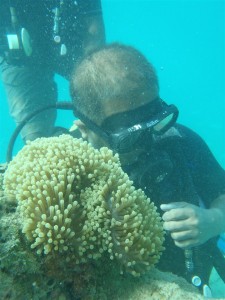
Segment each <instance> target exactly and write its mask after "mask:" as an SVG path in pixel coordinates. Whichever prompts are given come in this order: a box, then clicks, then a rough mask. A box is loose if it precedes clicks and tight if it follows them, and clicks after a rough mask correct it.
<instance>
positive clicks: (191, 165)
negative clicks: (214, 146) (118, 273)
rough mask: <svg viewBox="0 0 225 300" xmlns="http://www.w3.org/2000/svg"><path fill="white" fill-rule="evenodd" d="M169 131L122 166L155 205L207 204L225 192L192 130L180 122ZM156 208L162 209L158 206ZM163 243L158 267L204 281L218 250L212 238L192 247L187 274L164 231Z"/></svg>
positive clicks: (220, 174) (224, 181)
mask: <svg viewBox="0 0 225 300" xmlns="http://www.w3.org/2000/svg"><path fill="white" fill-rule="evenodd" d="M171 132H172V133H171V134H168V135H167V136H166V135H164V136H163V137H162V138H158V140H157V141H156V142H155V143H154V147H149V148H151V150H149V152H148V153H147V154H146V155H143V156H142V157H141V158H140V160H139V161H138V163H136V164H135V165H131V166H128V167H125V168H124V170H125V171H126V172H127V173H128V174H129V176H130V178H131V179H132V180H133V181H134V184H135V186H136V187H138V188H142V189H143V190H144V191H145V193H146V194H147V196H149V197H150V198H151V200H152V201H153V202H154V203H155V204H156V206H157V207H160V204H162V203H170V202H178V201H185V202H188V203H192V204H195V205H201V204H200V203H201V202H203V203H204V206H205V207H206V208H209V207H210V203H211V202H212V201H213V200H214V199H216V198H217V197H218V196H219V195H220V194H223V193H225V171H224V170H223V168H222V167H221V166H220V165H219V164H218V162H217V161H216V159H215V158H214V156H213V154H212V153H211V151H210V150H209V148H208V146H207V145H206V143H205V142H204V141H203V140H202V139H201V138H200V137H199V136H198V135H197V134H196V133H195V132H193V131H192V130H190V129H188V128H187V127H184V126H182V125H175V127H174V128H173V130H171ZM159 212H160V213H161V214H162V213H163V212H162V211H160V209H159ZM165 247H166V250H165V251H164V253H163V255H162V257H161V259H160V262H159V264H158V267H159V268H160V269H161V270H164V271H170V272H173V273H175V274H177V275H180V276H183V277H186V278H187V279H190V277H191V276H192V275H195V273H196V275H199V276H200V277H201V279H202V281H203V283H204V282H207V281H208V278H209V275H210V272H211V269H212V266H213V264H215V262H214V260H217V255H218V254H220V253H219V252H218V251H219V250H218V248H217V247H216V240H215V239H213V240H210V241H209V242H207V243H205V244H204V245H202V246H200V247H196V248H194V249H193V258H194V265H195V270H194V273H193V274H189V273H188V272H187V269H186V267H185V258H184V251H183V250H182V249H180V248H178V247H176V246H175V245H174V242H173V240H172V238H171V237H170V235H166V242H165ZM219 256H220V255H219Z"/></svg>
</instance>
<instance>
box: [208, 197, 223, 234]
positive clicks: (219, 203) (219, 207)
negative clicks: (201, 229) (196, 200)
mask: <svg viewBox="0 0 225 300" xmlns="http://www.w3.org/2000/svg"><path fill="white" fill-rule="evenodd" d="M209 210H210V211H211V213H212V215H213V216H214V219H215V222H214V223H213V224H212V226H213V228H214V230H215V234H214V236H216V235H218V234H221V233H222V232H225V194H222V195H220V196H219V197H218V198H216V199H215V200H214V201H213V202H212V204H211V206H210V209H209Z"/></svg>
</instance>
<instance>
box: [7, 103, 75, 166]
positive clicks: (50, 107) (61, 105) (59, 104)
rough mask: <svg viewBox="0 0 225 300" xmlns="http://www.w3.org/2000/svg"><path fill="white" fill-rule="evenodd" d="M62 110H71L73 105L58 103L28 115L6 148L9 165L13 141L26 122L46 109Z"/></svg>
mask: <svg viewBox="0 0 225 300" xmlns="http://www.w3.org/2000/svg"><path fill="white" fill-rule="evenodd" d="M53 108H55V109H63V110H73V103H72V102H70V101H58V102H56V103H55V104H51V105H47V106H45V107H42V108H39V109H37V110H35V111H33V112H32V113H30V114H29V115H28V116H27V117H26V118H25V119H24V120H23V121H22V122H21V123H20V124H19V125H18V126H17V127H16V129H15V130H14V132H13V134H12V136H11V138H10V140H9V144H8V148H7V154H6V161H7V163H9V162H10V161H11V160H12V153H13V148H14V145H15V141H16V139H17V137H18V135H19V133H20V131H21V130H22V129H23V127H24V126H25V125H26V123H27V122H29V121H30V120H31V119H32V118H33V117H35V116H36V115H37V114H39V113H41V112H43V111H45V110H48V109H53Z"/></svg>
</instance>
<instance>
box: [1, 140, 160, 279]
mask: <svg viewBox="0 0 225 300" xmlns="http://www.w3.org/2000/svg"><path fill="white" fill-rule="evenodd" d="M4 188H5V191H6V193H7V194H13V195H14V196H15V197H16V198H17V201H18V208H17V209H18V211H19V213H20V214H21V217H22V218H23V229H22V230H23V233H24V234H25V235H26V237H27V238H28V240H29V241H30V243H31V248H32V249H36V251H37V253H38V254H41V253H44V254H46V255H56V254H57V253H59V254H64V255H65V256H66V259H67V260H68V261H69V260H73V261H74V262H75V263H77V264H79V263H82V262H87V261H88V260H89V259H99V258H100V257H101V256H102V255H103V253H105V252H108V254H109V257H110V259H116V260H118V261H119V262H120V264H121V265H122V266H123V267H125V269H126V270H128V271H130V272H131V273H132V274H134V275H137V274H140V273H142V272H144V271H146V270H147V269H149V267H151V266H152V265H154V264H155V263H156V262H157V261H158V260H159V257H160V254H161V251H162V249H163V246H162V243H163V229H162V224H161V220H160V217H159V214H158V213H157V212H156V207H155V206H154V204H153V203H152V202H150V199H149V198H147V197H146V196H145V194H144V192H143V191H142V190H140V189H139V190H135V188H134V187H133V186H132V182H131V181H130V180H129V178H128V176H127V174H125V173H124V172H123V171H122V169H121V166H120V163H119V159H118V156H117V155H115V156H113V154H112V152H111V151H110V150H109V149H107V148H102V149H101V150H100V151H98V150H96V149H94V148H93V147H92V146H91V145H90V144H88V143H87V142H84V141H82V140H80V139H79V140H78V139H73V138H72V137H70V136H68V135H62V136H60V137H53V138H41V139H37V140H35V141H34V142H31V143H29V144H28V145H26V146H25V147H24V148H23V149H22V150H21V151H20V152H19V154H18V155H17V156H16V157H15V158H14V159H13V161H12V162H11V163H10V165H9V167H8V169H7V171H6V174H5V178H4Z"/></svg>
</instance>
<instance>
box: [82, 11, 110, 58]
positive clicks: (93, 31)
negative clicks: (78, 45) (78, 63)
mask: <svg viewBox="0 0 225 300" xmlns="http://www.w3.org/2000/svg"><path fill="white" fill-rule="evenodd" d="M85 27H86V33H85V36H84V39H83V54H84V55H86V54H88V53H90V52H91V51H93V50H94V49H96V48H98V47H100V46H102V45H104V43H105V27H104V21H103V17H102V14H101V13H98V14H89V15H88V14H87V15H86V17H85Z"/></svg>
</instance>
